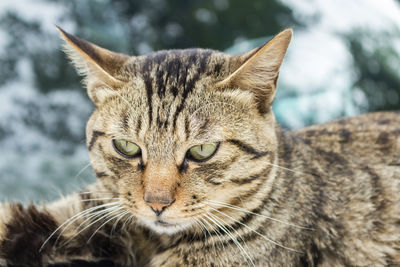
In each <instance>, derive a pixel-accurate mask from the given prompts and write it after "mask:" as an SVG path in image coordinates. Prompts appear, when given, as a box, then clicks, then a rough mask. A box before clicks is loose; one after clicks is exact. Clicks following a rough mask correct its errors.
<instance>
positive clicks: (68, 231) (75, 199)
mask: <svg viewBox="0 0 400 267" xmlns="http://www.w3.org/2000/svg"><path fill="white" fill-rule="evenodd" d="M90 189H96V187H95V186H92V187H90ZM97 189H98V188H97ZM97 189H96V190H95V191H97ZM86 191H88V190H85V192H81V193H75V194H72V195H70V196H67V197H65V198H62V199H60V200H58V201H55V202H53V203H49V204H46V205H40V206H35V205H28V206H23V205H21V204H1V205H0V265H1V266H4V265H6V264H8V265H18V266H20V265H22V266H46V265H48V264H50V263H61V262H71V261H72V260H85V261H98V260H102V259H109V260H113V261H115V262H123V263H133V261H134V259H128V258H126V257H125V256H124V255H128V254H129V253H125V252H126V251H125V250H126V249H127V246H126V245H125V244H124V241H123V240H124V238H122V236H121V235H122V233H121V232H118V231H113V232H114V233H113V237H112V238H110V232H111V231H112V230H113V226H114V222H116V220H118V219H120V220H119V221H120V222H121V221H122V222H123V221H124V220H125V219H126V218H127V217H128V212H126V211H124V210H123V209H122V207H121V206H120V205H119V203H118V201H117V200H115V198H113V197H112V196H109V195H107V196H105V195H99V194H97V193H95V192H93V193H91V192H90V191H88V192H86ZM115 226H117V224H115ZM124 257H125V258H124Z"/></svg>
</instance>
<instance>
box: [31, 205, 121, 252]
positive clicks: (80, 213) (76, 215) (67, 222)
mask: <svg viewBox="0 0 400 267" xmlns="http://www.w3.org/2000/svg"><path fill="white" fill-rule="evenodd" d="M111 205H118V202H112V203H106V204H103V205H99V206H95V207H91V208H89V209H86V210H83V211H81V212H79V213H77V214H75V215H74V216H72V217H71V218H68V220H66V221H65V222H64V223H62V224H61V225H60V226H58V227H57V228H56V230H54V231H53V232H52V233H51V234H50V236H49V237H48V238H47V239H46V240H45V241H44V242H43V244H42V246H41V247H40V249H39V252H41V251H42V250H43V248H44V246H45V245H46V244H47V242H49V240H50V239H51V238H52V237H53V236H54V235H55V234H56V233H57V232H58V231H59V230H60V229H61V228H63V227H64V226H65V225H66V228H68V227H69V225H70V224H72V223H73V222H74V221H75V220H77V219H78V218H80V217H81V216H84V215H85V214H87V213H90V212H91V211H93V210H96V209H100V208H102V207H105V206H111ZM66 228H64V229H63V231H62V232H64V230H65V229H66ZM62 232H61V233H62ZM60 235H61V234H60ZM57 240H58V238H57Z"/></svg>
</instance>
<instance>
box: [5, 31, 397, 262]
mask: <svg viewBox="0 0 400 267" xmlns="http://www.w3.org/2000/svg"><path fill="white" fill-rule="evenodd" d="M62 34H63V35H64V37H65V39H66V40H67V42H68V43H69V45H70V46H71V47H72V48H70V50H69V52H70V53H71V54H72V59H73V61H74V63H75V64H76V65H77V66H78V67H79V69H80V70H82V71H83V73H84V74H86V75H87V79H86V85H87V87H88V91H89V96H90V97H91V99H92V100H93V101H94V103H95V104H96V106H97V109H96V110H95V112H94V113H93V115H92V116H91V118H90V120H89V122H88V126H87V136H88V139H87V140H88V141H87V145H88V148H89V151H90V156H91V161H92V165H93V168H94V171H95V172H96V175H97V177H98V179H99V180H98V182H97V183H96V184H94V185H92V186H90V187H89V188H87V189H86V190H84V191H83V192H81V193H77V194H72V195H70V196H68V197H66V198H65V199H61V200H59V201H57V202H55V203H50V204H46V205H43V206H41V207H36V208H35V207H33V206H31V207H27V208H23V207H22V206H18V205H11V204H3V206H0V215H1V217H0V255H1V256H0V264H5V262H6V261H7V262H8V263H13V264H26V265H29V266H32V265H33V266H35V265H41V264H43V265H45V264H47V263H49V262H67V261H70V260H72V259H83V260H88V261H96V260H101V259H109V260H112V261H114V262H115V263H116V264H119V265H122V266H245V265H250V266H252V265H255V266H390V265H399V264H400V157H399V154H400V153H399V152H400V114H399V113H375V114H369V115H364V116H360V117H357V118H352V119H344V120H339V121H336V122H333V123H328V124H325V125H318V126H312V127H309V128H306V129H304V130H300V131H293V132H285V131H282V130H281V129H280V128H279V126H277V125H276V123H275V119H274V116H273V113H272V110H271V106H270V104H271V102H272V100H273V96H274V94H275V84H276V79H277V73H278V70H279V66H280V63H281V61H282V59H283V56H284V53H285V51H286V48H287V45H288V43H289V40H290V36H291V32H290V31H285V32H283V33H281V34H280V35H278V36H277V37H275V38H274V39H273V40H272V41H270V42H269V43H268V44H267V45H265V46H263V47H261V48H259V49H256V50H253V51H250V52H249V53H246V54H243V55H239V56H236V57H231V56H228V55H226V54H223V53H220V52H215V51H212V50H172V51H164V52H159V53H156V54H152V55H150V56H147V57H135V58H130V57H126V56H123V55H120V54H115V53H112V52H110V51H107V50H102V49H101V48H98V47H96V46H93V45H92V44H89V43H87V42H84V41H82V40H80V39H77V38H75V37H73V36H71V35H69V34H67V33H65V32H62ZM118 140H122V143H123V144H125V148H129V149H127V150H123V151H122V152H121V148H120V146H121V143H120V141H118ZM125 140H127V141H125ZM128 141H129V142H128ZM200 144H205V145H204V151H205V152H203V146H201V151H200V150H199V151H200V152H199V153H200V154H201V155H200V156H201V157H202V158H201V160H198V159H194V158H193V153H192V149H193V148H196V147H198V145H200ZM206 144H207V146H206ZM206 148H207V149H212V153H210V154H207V155H206V156H203V155H205V154H204V153H206V152H207V150H206ZM132 149H133V150H132ZM195 150H196V149H195ZM195 150H193V151H195ZM131 151H134V153H133V152H132V155H127V154H125V153H131ZM135 151H136V152H135ZM137 151H139V152H140V153H139V152H137ZM196 153H197V152H196ZM196 153H195V154H194V155H196V156H198V154H196ZM79 212H82V213H81V214H80V215H79V216H77V215H76V214H78V213H79ZM70 218H71V220H69V221H67V220H68V219H70ZM66 221H67V223H65V224H63V223H64V222H66ZM62 224H63V225H62ZM60 225H62V226H61V227H60ZM85 227H87V228H85ZM53 233H54V234H53ZM57 237H59V239H57ZM2 261H3V262H2Z"/></svg>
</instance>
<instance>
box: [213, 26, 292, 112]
mask: <svg viewBox="0 0 400 267" xmlns="http://www.w3.org/2000/svg"><path fill="white" fill-rule="evenodd" d="M292 33H293V31H292V30H291V29H286V30H284V31H282V32H281V33H279V34H278V35H276V36H275V37H274V38H273V39H272V40H270V41H269V42H268V43H266V44H265V45H263V46H261V47H258V48H256V49H253V50H251V51H250V52H247V53H244V54H240V55H237V56H233V57H232V58H231V60H230V66H233V67H231V68H232V71H231V72H230V74H229V75H228V77H226V78H225V79H224V80H222V81H221V82H219V83H218V84H217V86H218V87H219V88H222V89H241V90H248V91H251V92H252V93H253V94H254V95H255V100H256V101H257V106H258V109H259V111H260V113H261V114H264V113H266V112H268V110H269V109H270V107H271V104H272V101H273V99H274V96H275V92H276V82H277V79H278V74H279V68H280V66H281V64H282V61H283V58H284V56H285V54H286V50H287V48H288V46H289V43H290V40H291V37H292Z"/></svg>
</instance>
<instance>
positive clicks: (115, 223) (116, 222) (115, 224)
mask: <svg viewBox="0 0 400 267" xmlns="http://www.w3.org/2000/svg"><path fill="white" fill-rule="evenodd" d="M124 216H125V215H124ZM124 216H121V217H119V218H118V219H117V220H115V222H114V224H113V226H112V228H111V232H110V237H112V236H113V235H114V233H115V231H116V228H117V225H118V223H119V221H120V220H121V219H122V218H123V217H124Z"/></svg>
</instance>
